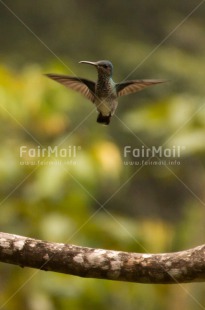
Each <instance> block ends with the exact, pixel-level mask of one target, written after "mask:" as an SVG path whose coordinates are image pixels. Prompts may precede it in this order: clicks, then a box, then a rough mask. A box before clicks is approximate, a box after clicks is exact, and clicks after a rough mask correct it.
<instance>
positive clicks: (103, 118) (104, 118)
mask: <svg viewBox="0 0 205 310" xmlns="http://www.w3.org/2000/svg"><path fill="white" fill-rule="evenodd" d="M110 118H111V115H108V116H103V115H102V114H101V113H99V115H98V118H97V122H98V123H100V124H104V125H109V123H110Z"/></svg>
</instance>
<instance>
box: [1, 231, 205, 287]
mask: <svg viewBox="0 0 205 310" xmlns="http://www.w3.org/2000/svg"><path fill="white" fill-rule="evenodd" d="M0 261H1V262H4V263H9V264H14V265H19V266H21V267H31V268H37V269H41V270H49V271H55V272H61V273H65V274H71V275H76V276H79V277H85V278H100V279H108V280H116V281H127V282H136V283H155V284H159V283H163V284H171V283H185V282H200V281H205V245H201V246H198V247H196V248H193V249H189V250H186V251H181V252H175V253H162V254H140V253H129V252H121V251H112V250H104V249H93V248H87V247H79V246H75V245H71V244H63V243H52V242H46V241H42V240H36V239H31V238H26V237H22V236H17V235H12V234H7V233H0Z"/></svg>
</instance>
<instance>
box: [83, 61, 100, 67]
mask: <svg viewBox="0 0 205 310" xmlns="http://www.w3.org/2000/svg"><path fill="white" fill-rule="evenodd" d="M79 64H88V65H92V66H97V62H93V61H85V60H82V61H79Z"/></svg>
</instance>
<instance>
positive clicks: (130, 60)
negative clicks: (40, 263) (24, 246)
mask: <svg viewBox="0 0 205 310" xmlns="http://www.w3.org/2000/svg"><path fill="white" fill-rule="evenodd" d="M200 3H201V5H200ZM197 6H198V7H197ZM204 14H205V3H203V1H202V2H200V1H187V0H186V1H185V0H180V1H176V0H174V1H169V2H167V1H166V2H165V1H163V0H155V1H152V0H151V1H148V0H145V1H134V0H129V1H126V2H124V1H116V0H112V1H93V0H91V1H82V0H77V1H71V0H70V1H67V0H60V1H51V0H47V1H46V0H45V1H39V0H36V1H25V0H19V1H16V2H14V1H4V2H2V1H0V137H1V146H0V199H1V200H0V207H1V215H0V225H1V231H3V232H8V233H14V234H20V235H23V236H28V237H32V238H38V239H43V240H48V241H53V242H65V243H72V244H75V245H80V246H90V247H96V248H106V249H113V250H122V251H133V252H143V253H144V252H145V253H150V252H152V253H159V252H171V251H179V250H184V249H188V248H192V247H194V246H197V245H200V244H203V243H204V235H205V216H204V215H205V194H204V186H205V159H204V154H205V99H204V98H205V96H204V94H205V93H204V79H205V54H204V49H205V40H204V27H205V21H204ZM100 59H109V60H110V61H111V62H112V63H113V65H114V74H113V79H114V80H115V81H116V82H120V81H122V80H124V79H144V78H148V79H153V78H163V79H167V80H168V82H167V83H166V84H162V85H159V86H155V87H152V88H149V89H146V90H144V91H143V92H140V93H138V94H134V95H130V96H127V97H123V98H120V100H119V106H118V109H117V111H116V116H114V117H113V118H112V121H111V124H110V126H107V127H105V126H100V125H99V124H97V123H96V118H97V113H96V112H95V110H94V107H93V105H92V104H91V103H89V102H88V101H87V100H86V99H84V98H83V97H81V96H80V95H79V94H77V93H75V92H72V91H70V90H67V89H66V88H64V87H63V86H60V85H59V84H57V83H54V82H53V81H51V80H48V79H47V78H45V77H44V76H43V74H44V73H49V72H55V73H63V74H68V75H74V76H75V75H76V76H80V77H87V78H89V79H92V80H95V79H96V72H95V69H94V68H93V67H89V66H83V65H80V64H78V62H79V61H80V60H90V61H96V60H100ZM21 146H26V147H27V148H28V149H30V148H31V149H37V148H38V146H41V147H43V148H47V147H48V146H51V147H55V146H59V147H60V148H64V149H66V148H71V149H72V148H73V147H74V146H76V147H77V155H76V157H75V158H73V157H72V158H71V159H72V160H73V162H70V163H67V164H62V165H58V164H56V165H54V164H42V165H37V164H36V161H38V160H40V161H41V162H42V163H45V162H46V161H47V158H45V157H41V158H38V157H37V156H36V157H34V158H31V157H29V156H28V154H24V156H23V158H21V157H20V147H21ZM125 146H131V149H140V150H141V149H142V147H143V146H146V147H147V148H151V147H152V146H155V147H160V146H163V147H164V148H170V149H172V148H173V147H174V146H179V147H180V148H181V153H180V158H177V161H178V164H175V165H169V164H168V165H163V164H161V165H160V164H157V165H151V164H148V165H146V166H143V165H140V164H139V165H131V164H127V165H126V164H125V163H124V162H125V158H124V148H125ZM55 159H56V158H55ZM165 159H166V158H165ZM168 159H169V158H168ZM175 159H176V158H172V160H175ZM49 160H50V161H51V158H50V159H49ZM57 160H62V158H61V157H60V156H59V158H57ZM63 160H64V158H63ZM72 160H71V161H72ZM142 160H144V158H137V159H136V158H134V157H133V156H131V155H129V156H128V158H127V159H126V161H129V162H132V161H138V162H140V163H141V162H142ZM154 160H157V161H158V162H159V159H158V158H155V159H151V160H150V161H151V162H153V161H154ZM163 160H164V158H163ZM33 162H35V163H34V164H32V163H33ZM0 274H1V276H0V309H6V310H7V309H8V310H13V309H28V310H36V309H44V310H53V309H99V310H100V309H128V310H132V309H139V310H144V309H146V310H155V309H156V310H169V309H176V310H177V309H182V308H183V309H187V310H196V309H204V307H205V286H204V284H203V283H200V284H199V283H197V284H182V285H181V284H176V285H144V284H134V283H124V282H114V281H106V280H97V279H81V278H78V277H73V276H69V275H60V274H57V273H52V272H43V271H36V270H33V269H27V268H25V269H22V268H20V267H17V266H12V265H6V264H3V263H2V264H1V265H0Z"/></svg>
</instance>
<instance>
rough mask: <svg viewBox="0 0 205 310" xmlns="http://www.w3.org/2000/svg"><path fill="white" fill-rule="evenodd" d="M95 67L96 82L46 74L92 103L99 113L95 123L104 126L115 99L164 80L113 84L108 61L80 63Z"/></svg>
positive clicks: (110, 65)
mask: <svg viewBox="0 0 205 310" xmlns="http://www.w3.org/2000/svg"><path fill="white" fill-rule="evenodd" d="M80 63H86V64H90V65H93V66H96V68H97V71H98V79H97V82H96V83H95V82H93V81H90V80H87V79H84V78H77V77H71V76H66V75H60V74H46V76H48V77H49V78H51V79H53V80H55V81H57V82H59V83H61V84H63V85H64V86H66V87H68V88H71V89H73V90H75V91H77V92H79V93H81V94H82V95H83V96H85V97H86V98H87V99H89V100H90V101H92V102H93V103H94V104H95V105H96V108H97V111H98V112H99V115H98V118H97V122H98V123H102V124H104V125H108V124H109V123H110V118H111V117H112V116H113V114H114V113H115V110H116V108H117V105H118V101H117V98H118V97H120V96H124V95H128V94H130V93H134V92H137V91H140V90H142V89H143V88H145V87H148V86H151V85H156V84H159V83H163V82H165V81H164V80H132V81H125V82H122V83H115V82H114V81H113V79H112V71H113V65H112V63H111V62H110V61H108V60H100V61H97V62H90V61H80Z"/></svg>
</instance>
